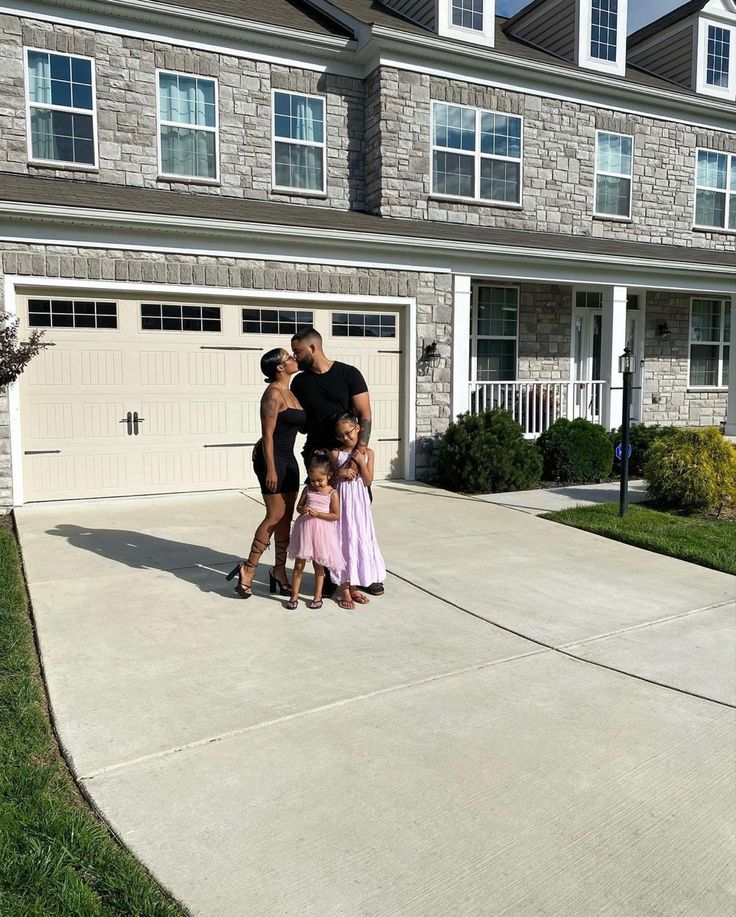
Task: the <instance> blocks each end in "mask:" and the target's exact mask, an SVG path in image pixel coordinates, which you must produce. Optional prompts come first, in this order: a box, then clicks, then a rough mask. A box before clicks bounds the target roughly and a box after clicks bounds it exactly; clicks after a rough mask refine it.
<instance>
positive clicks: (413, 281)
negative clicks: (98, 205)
mask: <svg viewBox="0 0 736 917" xmlns="http://www.w3.org/2000/svg"><path fill="white" fill-rule="evenodd" d="M0 265H1V266H2V272H1V273H3V274H21V275H24V276H32V277H59V278H64V279H65V280H68V281H70V283H73V281H74V280H99V281H101V282H103V283H104V282H105V281H118V282H120V281H122V282H145V283H161V284H168V285H172V284H186V285H187V286H192V285H194V286H199V287H202V290H203V292H206V288H207V287H208V286H209V287H214V286H218V287H230V288H232V289H243V290H253V289H255V290H292V291H293V292H294V300H295V301H297V302H298V299H299V293H300V292H306V291H309V292H313V293H350V294H358V295H359V294H365V295H377V296H401V297H408V296H410V297H415V298H416V301H417V353H416V359H417V361H419V358H420V350H421V347H422V342H423V341H425V340H437V341H438V343H439V346H440V351H441V353H442V359H441V361H440V363H439V365H438V366H437V367H427V368H422V369H421V374H420V375H418V377H417V400H416V417H417V421H416V430H415V431H413V432H414V434H415V435H416V437H417V439H419V440H425V439H436V438H437V437H438V436H439V435H440V434H441V433H442V432H443V431H444V430H445V429H446V428H447V424H448V423H449V420H450V343H451V317H452V278H451V276H450V275H449V274H434V273H425V272H403V271H389V270H380V269H373V268H349V267H334V266H331V265H319V264H294V263H291V262H286V261H284V262H266V261H259V260H246V259H236V258H215V257H205V256H201V257H193V256H189V255H179V256H177V255H169V254H166V255H164V254H157V253H145V254H144V253H137V252H136V253H131V252H125V251H118V250H99V251H97V250H95V251H92V250H85V249H80V248H70V247H62V246H58V247H54V248H53V249H51V248H46V247H45V246H41V245H39V246H32V245H22V246H21V245H14V244H11V243H0ZM2 289H3V286H2V283H1V282H0V296H1V295H2ZM0 308H2V302H1V301H0ZM6 404H7V402H6V401H5V400H4V396H0V506H2V505H7V504H8V503H9V501H10V462H9V430H8V426H7V411H6V408H4V407H3V405H6ZM410 433H411V431H410ZM426 460H427V455H426V454H425V452H424V451H423V450H422V449H421V448H420V449H418V450H417V472H418V474H419V476H420V477H421V476H423V475H424V474H425V463H426Z"/></svg>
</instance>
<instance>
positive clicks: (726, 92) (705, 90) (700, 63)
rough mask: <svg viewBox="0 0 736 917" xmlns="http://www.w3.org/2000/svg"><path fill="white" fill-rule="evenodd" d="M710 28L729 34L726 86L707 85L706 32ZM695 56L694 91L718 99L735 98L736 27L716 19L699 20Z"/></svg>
mask: <svg viewBox="0 0 736 917" xmlns="http://www.w3.org/2000/svg"><path fill="white" fill-rule="evenodd" d="M711 26H714V27H715V28H717V29H725V30H726V31H727V32H730V33H731V58H730V60H729V62H728V84H727V85H726V86H711V85H710V84H709V83H708V30H709V28H710V27H711ZM697 35H698V37H697V54H696V55H695V91H696V92H699V93H702V94H703V95H708V96H715V97H716V98H718V99H734V98H736V25H732V24H729V23H728V22H724V21H722V20H718V19H699V20H698V31H697Z"/></svg>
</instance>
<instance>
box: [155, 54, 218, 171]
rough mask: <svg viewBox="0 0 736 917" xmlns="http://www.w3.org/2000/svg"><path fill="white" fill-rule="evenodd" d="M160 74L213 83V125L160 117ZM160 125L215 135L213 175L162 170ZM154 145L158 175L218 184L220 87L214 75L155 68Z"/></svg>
mask: <svg viewBox="0 0 736 917" xmlns="http://www.w3.org/2000/svg"><path fill="white" fill-rule="evenodd" d="M161 74H166V75H167V76H184V77H187V78H188V79H193V80H207V81H208V82H210V83H213V84H214V87H215V126H214V127H208V126H207V125H204V124H184V123H183V122H180V121H164V120H163V119H162V118H161ZM162 127H184V128H188V129H189V130H194V131H205V132H207V133H209V134H214V135H215V176H214V178H209V177H208V176H206V175H179V174H178V173H176V172H164V169H163V162H162V152H163V150H162V143H161V128H162ZM156 147H157V151H158V154H157V158H158V177H159V178H162V179H170V180H172V181H177V182H191V183H193V184H197V185H219V184H220V87H219V84H218V81H217V78H216V77H214V76H201V75H200V74H199V73H185V72H184V71H182V70H169V69H168V68H166V67H157V68H156Z"/></svg>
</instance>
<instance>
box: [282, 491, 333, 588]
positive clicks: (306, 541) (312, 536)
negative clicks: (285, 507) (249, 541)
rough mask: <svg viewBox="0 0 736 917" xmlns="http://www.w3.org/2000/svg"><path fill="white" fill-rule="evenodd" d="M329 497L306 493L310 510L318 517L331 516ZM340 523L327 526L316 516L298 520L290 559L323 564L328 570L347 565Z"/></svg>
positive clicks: (293, 535) (305, 516)
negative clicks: (317, 515)
mask: <svg viewBox="0 0 736 917" xmlns="http://www.w3.org/2000/svg"><path fill="white" fill-rule="evenodd" d="M332 493H333V492H332V491H330V492H329V493H328V494H319V493H316V492H315V491H313V490H307V503H306V505H307V507H309V508H310V509H314V510H316V511H317V512H318V513H329V511H330V497H331V496H332ZM337 526H338V523H337V522H328V521H327V520H326V519H315V518H314V516H307V515H303V516H298V517H297V520H296V522H295V523H294V527H293V528H292V530H291V539H290V541H289V557H291V558H296V557H301V558H302V559H303V560H311V561H314V563H317V564H322V566H323V567H326V568H327V569H328V570H331V569H332V568H333V567H341V566H343V565H344V563H345V561H344V560H343V556H342V551H341V550H340V533H339V529H338V527H337Z"/></svg>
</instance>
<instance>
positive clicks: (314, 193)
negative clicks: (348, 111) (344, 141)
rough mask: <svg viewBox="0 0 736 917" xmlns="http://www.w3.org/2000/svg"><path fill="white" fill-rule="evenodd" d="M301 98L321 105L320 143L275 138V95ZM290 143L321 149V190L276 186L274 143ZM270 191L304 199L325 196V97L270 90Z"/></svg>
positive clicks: (289, 90)
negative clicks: (315, 101)
mask: <svg viewBox="0 0 736 917" xmlns="http://www.w3.org/2000/svg"><path fill="white" fill-rule="evenodd" d="M277 93H281V94H282V95H288V96H303V97H304V98H305V99H318V100H319V101H320V102H321V103H322V143H315V142H314V141H313V140H292V139H291V138H290V137H277V136H276V94H277ZM277 142H278V143H291V144H293V145H294V146H312V147H315V146H316V147H319V146H321V147H322V188H321V189H317V188H292V187H291V186H290V185H277V184H276V143H277ZM271 190H272V191H278V192H281V193H287V194H298V195H300V196H304V197H324V196H325V195H326V194H327V96H323V95H315V94H314V93H311V92H297V91H296V90H294V89H272V90H271Z"/></svg>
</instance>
